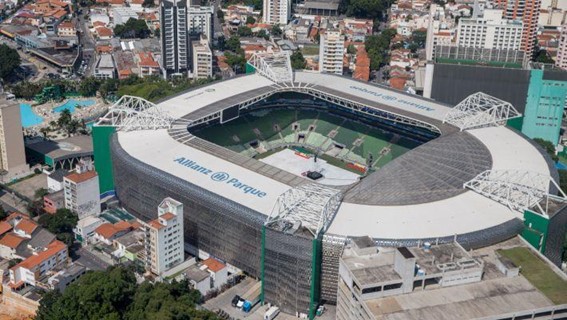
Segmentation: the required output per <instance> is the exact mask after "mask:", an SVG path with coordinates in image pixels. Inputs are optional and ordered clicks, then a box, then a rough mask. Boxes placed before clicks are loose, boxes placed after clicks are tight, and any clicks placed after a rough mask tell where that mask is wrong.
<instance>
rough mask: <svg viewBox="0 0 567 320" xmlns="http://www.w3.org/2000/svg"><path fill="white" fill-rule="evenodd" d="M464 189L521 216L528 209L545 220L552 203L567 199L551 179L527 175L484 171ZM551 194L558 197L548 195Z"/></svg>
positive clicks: (545, 176)
mask: <svg viewBox="0 0 567 320" xmlns="http://www.w3.org/2000/svg"><path fill="white" fill-rule="evenodd" d="M463 187H464V188H468V189H471V190H473V191H475V192H477V193H479V194H481V195H483V196H485V197H487V198H490V199H493V200H495V201H497V202H499V203H502V204H504V205H506V206H508V208H510V209H511V210H514V211H518V212H520V213H523V212H524V210H526V209H530V210H535V211H537V212H538V213H540V214H542V215H545V216H547V215H548V209H549V208H550V205H551V204H552V203H553V202H567V196H566V195H565V193H564V192H563V191H562V190H561V188H560V187H559V185H557V183H556V182H555V181H554V180H553V179H552V178H551V176H549V175H544V174H540V173H535V172H529V171H518V170H486V171H484V172H482V173H480V174H479V175H478V176H476V177H475V178H474V179H472V180H470V181H468V182H466V183H465V184H464V186H463ZM550 190H551V191H552V192H555V191H557V192H558V193H559V195H553V194H550Z"/></svg>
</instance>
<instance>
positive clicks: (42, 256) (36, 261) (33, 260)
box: [12, 240, 67, 270]
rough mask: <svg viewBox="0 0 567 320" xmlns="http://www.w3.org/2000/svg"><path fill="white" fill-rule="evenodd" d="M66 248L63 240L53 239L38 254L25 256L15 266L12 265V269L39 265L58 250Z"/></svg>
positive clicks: (30, 267)
mask: <svg viewBox="0 0 567 320" xmlns="http://www.w3.org/2000/svg"><path fill="white" fill-rule="evenodd" d="M66 249H67V245H66V244H64V243H63V242H61V241H59V240H55V241H53V242H52V243H50V244H49V245H48V246H47V249H46V250H45V251H41V252H39V253H38V254H36V255H33V256H31V257H29V258H27V259H26V260H24V261H22V262H20V263H19V264H17V265H16V266H14V267H13V268H12V269H13V270H16V269H17V268H20V267H21V268H24V269H28V270H30V269H32V268H34V267H36V266H38V265H40V264H41V263H43V262H44V261H46V260H48V259H50V258H51V257H52V256H54V255H56V254H58V253H59V252H61V251H63V250H66Z"/></svg>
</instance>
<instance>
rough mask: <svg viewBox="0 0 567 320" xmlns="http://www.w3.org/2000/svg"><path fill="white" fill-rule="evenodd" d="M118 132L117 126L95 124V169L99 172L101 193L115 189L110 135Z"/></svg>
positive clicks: (93, 134)
mask: <svg viewBox="0 0 567 320" xmlns="http://www.w3.org/2000/svg"><path fill="white" fill-rule="evenodd" d="M114 132H116V128H115V127H110V126H97V125H94V126H93V131H92V136H93V149H94V150H93V151H94V152H93V153H94V159H95V169H96V172H97V173H98V178H99V184H100V194H104V193H106V192H109V191H113V190H114V175H113V173H112V159H111V157H110V137H111V136H112V134H113V133H114Z"/></svg>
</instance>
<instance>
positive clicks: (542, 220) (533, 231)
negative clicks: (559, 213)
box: [521, 210, 549, 253]
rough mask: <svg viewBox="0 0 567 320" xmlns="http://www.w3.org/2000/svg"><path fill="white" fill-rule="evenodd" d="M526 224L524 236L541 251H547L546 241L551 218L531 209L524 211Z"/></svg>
mask: <svg viewBox="0 0 567 320" xmlns="http://www.w3.org/2000/svg"><path fill="white" fill-rule="evenodd" d="M524 225H525V228H524V230H523V231H522V234H521V235H522V238H524V239H525V240H526V241H527V242H529V243H530V244H531V245H532V246H533V247H534V248H536V249H537V250H538V251H539V252H542V253H543V252H545V242H546V240H547V231H548V227H549V220H548V219H547V218H546V217H544V216H542V215H540V214H537V213H535V212H532V211H530V210H525V211H524Z"/></svg>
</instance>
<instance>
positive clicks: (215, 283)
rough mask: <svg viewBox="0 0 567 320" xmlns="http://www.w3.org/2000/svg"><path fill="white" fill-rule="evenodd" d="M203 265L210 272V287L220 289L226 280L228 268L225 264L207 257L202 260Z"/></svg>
mask: <svg viewBox="0 0 567 320" xmlns="http://www.w3.org/2000/svg"><path fill="white" fill-rule="evenodd" d="M203 266H206V270H207V271H208V272H209V274H210V278H211V289H220V288H221V287H222V285H224V284H225V283H227V282H228V268H227V267H226V265H225V264H224V263H222V262H220V261H218V260H217V259H215V258H209V259H207V260H205V261H203Z"/></svg>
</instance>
